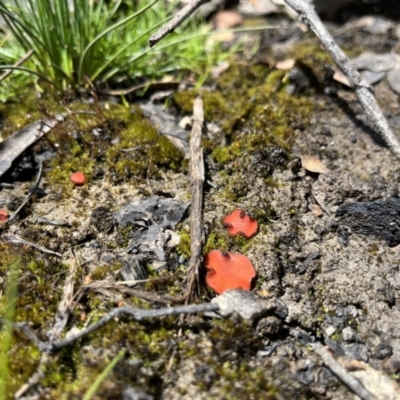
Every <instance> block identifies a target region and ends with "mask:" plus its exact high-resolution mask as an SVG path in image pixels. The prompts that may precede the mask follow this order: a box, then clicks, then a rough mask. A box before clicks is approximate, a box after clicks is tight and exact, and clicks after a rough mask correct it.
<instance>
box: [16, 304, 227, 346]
mask: <svg viewBox="0 0 400 400" xmlns="http://www.w3.org/2000/svg"><path fill="white" fill-rule="evenodd" d="M219 308H220V307H219V305H218V304H217V303H203V304H190V305H184V306H178V307H167V308H160V309H153V310H141V309H138V308H135V307H131V306H124V307H118V308H114V309H113V310H111V311H110V312H109V313H108V314H106V315H105V316H104V317H103V318H101V319H100V320H98V321H97V322H95V323H93V324H92V325H89V326H88V327H87V328H85V329H82V330H81V331H80V332H77V333H75V334H74V335H71V336H69V337H67V338H65V339H61V340H58V341H54V342H50V341H49V342H43V341H41V340H40V339H39V338H38V337H37V336H36V335H35V334H34V332H33V331H32V330H31V329H29V328H28V327H27V325H26V324H23V323H19V324H14V326H15V328H16V329H18V330H20V331H21V332H22V333H24V335H25V336H26V337H27V338H28V339H30V340H32V342H33V343H34V344H35V345H36V346H37V347H38V348H39V350H40V351H42V352H46V353H48V352H52V351H55V350H59V349H62V348H63V347H66V346H70V345H72V344H73V343H74V342H76V341H77V340H79V339H81V338H82V337H84V336H87V335H88V334H89V333H92V332H94V331H96V330H97V329H99V328H101V327H102V326H104V325H106V324H108V323H109V322H110V321H112V320H113V319H115V318H121V317H125V316H130V317H132V318H133V319H135V320H136V321H141V320H143V319H145V318H154V317H165V316H168V315H181V314H196V313H199V312H210V311H218V310H219Z"/></svg>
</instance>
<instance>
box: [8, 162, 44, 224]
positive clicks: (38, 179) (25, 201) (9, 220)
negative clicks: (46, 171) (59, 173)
mask: <svg viewBox="0 0 400 400" xmlns="http://www.w3.org/2000/svg"><path fill="white" fill-rule="evenodd" d="M42 173H43V163H41V164H40V168H39V172H38V176H37V178H36V182H35V184H34V185H33V188H37V187H38V186H39V183H40V180H41V179H42ZM32 196H33V192H30V193H28V195H27V196H26V197H25V199H24V201H23V202H22V203H21V205H20V206H19V207H18V208H17V209H16V210H15V211H14V214H13V215H11V217H10V218H9V219H8V221H7V222H11V221H12V220H13V219H14V218H15V217H16V216H17V215H18V214H19V212H20V211H21V210H22V209H23V208H24V207H25V205H26V204H27V203H28V201H29V200H30V199H31V197H32Z"/></svg>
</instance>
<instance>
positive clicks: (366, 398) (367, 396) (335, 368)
mask: <svg viewBox="0 0 400 400" xmlns="http://www.w3.org/2000/svg"><path fill="white" fill-rule="evenodd" d="M313 350H314V352H315V353H317V354H318V355H319V356H320V357H321V359H322V362H323V363H324V364H325V365H326V366H327V367H328V369H329V370H330V371H331V372H332V373H333V374H335V375H336V377H337V378H338V379H339V380H340V381H341V382H342V383H343V384H344V385H345V386H346V387H347V388H348V389H349V390H351V391H352V392H353V393H354V394H356V395H357V396H358V397H360V398H361V399H362V400H378V399H377V398H376V397H375V396H374V395H373V394H372V393H371V392H370V391H369V390H367V389H365V387H364V386H363V385H362V384H361V383H360V382H359V380H358V379H356V378H354V377H353V376H351V375H350V374H349V373H348V372H347V370H346V368H344V367H343V366H341V365H340V364H339V363H338V362H337V361H336V360H335V358H334V357H333V356H332V355H331V353H330V352H329V351H328V350H327V349H326V348H325V347H324V346H323V345H322V344H321V343H318V342H317V343H315V344H314V345H313Z"/></svg>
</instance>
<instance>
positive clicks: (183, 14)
mask: <svg viewBox="0 0 400 400" xmlns="http://www.w3.org/2000/svg"><path fill="white" fill-rule="evenodd" d="M208 1H210V0H192V1H191V2H190V3H188V4H187V5H186V6H185V7H183V8H182V10H180V11H178V12H177V13H176V15H175V17H174V18H172V19H171V21H169V22H167V23H166V24H165V25H164V26H163V27H161V28H160V29H159V30H158V31H157V32H156V33H155V34H154V35H152V36H151V37H150V39H149V46H150V47H153V46H154V45H155V44H157V43H158V42H159V41H160V40H161V39H163V38H164V37H165V36H167V35H168V34H169V33H171V32H172V31H174V30H175V29H176V28H177V27H178V26H179V25H180V24H182V22H183V21H185V20H186V19H187V18H189V17H190V15H192V14H193V13H194V12H195V11H196V10H197V9H198V8H199V7H200V6H201V5H202V4H203V3H207V2H208Z"/></svg>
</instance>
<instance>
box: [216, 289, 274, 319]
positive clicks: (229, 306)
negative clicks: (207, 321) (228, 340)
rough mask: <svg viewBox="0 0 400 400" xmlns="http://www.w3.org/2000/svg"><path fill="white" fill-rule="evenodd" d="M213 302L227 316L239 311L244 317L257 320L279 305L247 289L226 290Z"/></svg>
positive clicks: (220, 312)
mask: <svg viewBox="0 0 400 400" xmlns="http://www.w3.org/2000/svg"><path fill="white" fill-rule="evenodd" d="M211 302H212V303H217V304H218V305H219V308H220V309H219V311H218V313H219V314H221V315H222V316H224V317H227V316H229V315H231V314H233V313H235V312H236V313H238V314H239V315H240V316H241V317H242V318H243V319H249V320H255V319H258V318H260V317H262V316H264V315H267V314H268V313H271V312H273V311H275V310H276V309H277V308H278V307H277V304H276V303H275V302H274V301H271V300H266V299H263V298H262V297H259V296H257V295H256V294H254V293H252V292H248V291H245V290H239V289H236V290H226V291H225V292H224V293H222V294H221V295H219V296H217V297H214V298H213V299H212V300H211Z"/></svg>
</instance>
